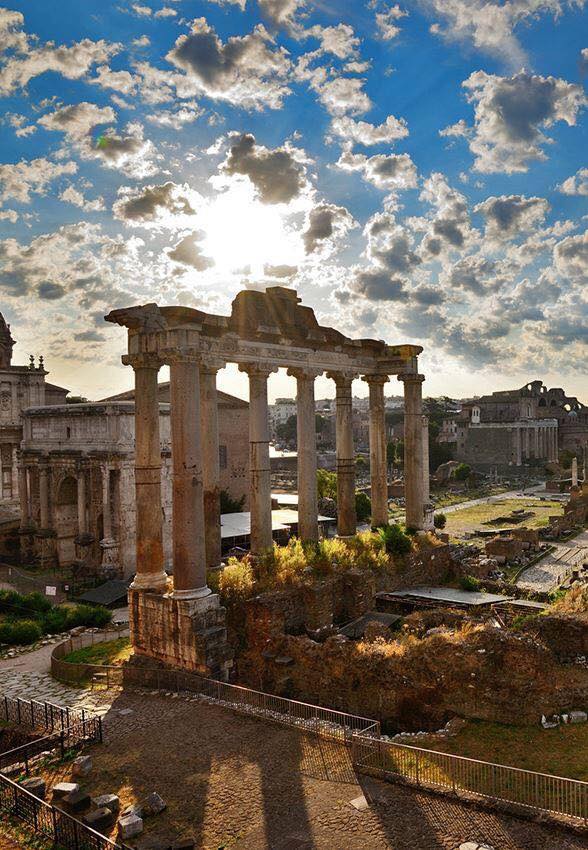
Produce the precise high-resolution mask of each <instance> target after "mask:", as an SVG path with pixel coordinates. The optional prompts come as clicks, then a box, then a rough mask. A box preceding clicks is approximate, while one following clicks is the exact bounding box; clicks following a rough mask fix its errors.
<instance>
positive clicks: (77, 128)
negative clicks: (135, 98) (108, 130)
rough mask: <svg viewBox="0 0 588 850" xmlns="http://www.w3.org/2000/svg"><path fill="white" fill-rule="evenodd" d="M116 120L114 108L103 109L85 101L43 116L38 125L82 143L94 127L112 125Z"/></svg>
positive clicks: (105, 107)
mask: <svg viewBox="0 0 588 850" xmlns="http://www.w3.org/2000/svg"><path fill="white" fill-rule="evenodd" d="M115 120H116V114H115V112H114V110H113V109H112V107H110V106H104V107H101V106H97V105H96V104H95V103H88V101H85V100H83V101H80V102H79V103H73V104H71V105H70V106H63V107H61V108H60V109H56V110H55V112H49V113H47V115H43V116H42V117H41V118H39V121H38V123H39V124H40V125H41V126H42V127H45V129H46V130H56V131H59V132H62V133H65V134H66V136H67V137H68V138H70V139H72V140H74V141H81V140H83V139H85V138H86V137H87V136H88V134H89V133H90V132H91V130H92V129H93V128H94V127H97V126H98V125H100V124H112V123H113V122H114V121H115Z"/></svg>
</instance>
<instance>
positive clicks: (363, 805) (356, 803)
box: [351, 794, 369, 812]
mask: <svg viewBox="0 0 588 850" xmlns="http://www.w3.org/2000/svg"><path fill="white" fill-rule="evenodd" d="M351 805H352V806H353V808H354V809H357V811H358V812H365V810H366V809H368V808H369V806H368V801H367V800H366V798H365V797H364V795H363V794H361V795H360V796H359V797H356V798H355V800H351Z"/></svg>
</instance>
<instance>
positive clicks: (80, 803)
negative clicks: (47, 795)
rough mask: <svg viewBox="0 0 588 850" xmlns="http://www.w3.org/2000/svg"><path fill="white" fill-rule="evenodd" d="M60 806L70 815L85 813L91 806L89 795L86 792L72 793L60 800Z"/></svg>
mask: <svg viewBox="0 0 588 850" xmlns="http://www.w3.org/2000/svg"><path fill="white" fill-rule="evenodd" d="M61 804H62V805H63V806H64V807H65V808H66V809H67V810H68V812H71V813H72V814H74V813H77V812H85V811H86V809H89V808H90V806H91V805H92V801H91V800H90V795H89V794H88V793H87V792H86V791H82V790H79V791H72V792H71V793H70V794H66V795H65V797H62V798H61Z"/></svg>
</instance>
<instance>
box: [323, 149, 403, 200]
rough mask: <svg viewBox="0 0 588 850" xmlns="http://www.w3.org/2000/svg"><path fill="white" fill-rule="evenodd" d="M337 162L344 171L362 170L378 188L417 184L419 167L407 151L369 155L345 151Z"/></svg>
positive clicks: (389, 189)
mask: <svg viewBox="0 0 588 850" xmlns="http://www.w3.org/2000/svg"><path fill="white" fill-rule="evenodd" d="M335 164H336V166H337V167H338V168H340V169H342V170H343V171H358V172H360V174H361V175H362V177H363V179H364V180H367V181H368V183H372V184H373V185H374V186H376V187H377V188H378V189H386V190H388V191H391V190H395V189H414V188H415V187H416V185H417V169H416V166H415V164H414V162H413V161H412V159H411V158H410V156H409V155H408V154H407V153H403V154H389V155H385V154H377V155H376V156H371V157H367V156H365V155H364V154H354V153H351V152H350V151H344V152H343V153H342V154H341V156H340V157H339V159H338V160H337V162H336V163H335Z"/></svg>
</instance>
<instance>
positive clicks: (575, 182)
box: [558, 168, 588, 195]
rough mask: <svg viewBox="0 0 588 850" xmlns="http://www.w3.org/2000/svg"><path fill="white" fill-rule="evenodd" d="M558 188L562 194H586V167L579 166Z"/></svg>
mask: <svg viewBox="0 0 588 850" xmlns="http://www.w3.org/2000/svg"><path fill="white" fill-rule="evenodd" d="M558 189H559V191H560V192H563V194H564V195H588V168H579V169H578V171H576V173H575V174H572V176H571V177H568V178H567V180H564V181H563V183H562V184H561V185H560V186H558Z"/></svg>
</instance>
